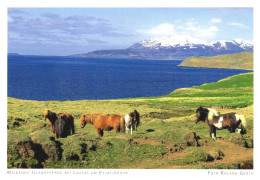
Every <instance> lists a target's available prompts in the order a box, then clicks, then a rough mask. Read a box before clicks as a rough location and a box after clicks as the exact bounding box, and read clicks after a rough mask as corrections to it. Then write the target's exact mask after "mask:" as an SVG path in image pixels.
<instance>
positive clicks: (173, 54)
mask: <svg viewBox="0 0 260 180" xmlns="http://www.w3.org/2000/svg"><path fill="white" fill-rule="evenodd" d="M245 51H253V42H252V41H244V40H241V39H234V40H228V41H227V40H220V41H214V42H207V41H204V40H199V39H196V38H193V37H190V36H171V37H168V38H154V39H149V40H143V41H140V42H139V43H136V44H134V45H132V46H130V47H129V48H127V49H121V50H99V51H93V52H90V53H87V54H79V55H76V56H83V57H110V58H141V59H184V58H188V57H192V56H216V55H221V54H233V53H238V52H245Z"/></svg>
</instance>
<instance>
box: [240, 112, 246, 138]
mask: <svg viewBox="0 0 260 180" xmlns="http://www.w3.org/2000/svg"><path fill="white" fill-rule="evenodd" d="M238 117H239V119H240V120H241V133H242V134H246V119H245V117H244V116H243V115H239V116H238Z"/></svg>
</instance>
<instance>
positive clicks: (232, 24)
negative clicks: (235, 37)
mask: <svg viewBox="0 0 260 180" xmlns="http://www.w3.org/2000/svg"><path fill="white" fill-rule="evenodd" d="M227 25H229V26H236V27H240V28H248V26H246V25H244V24H242V23H237V22H231V23H227Z"/></svg>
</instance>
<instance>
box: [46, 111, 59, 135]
mask: <svg viewBox="0 0 260 180" xmlns="http://www.w3.org/2000/svg"><path fill="white" fill-rule="evenodd" d="M43 118H44V120H45V121H46V119H47V118H48V119H49V121H48V122H49V124H50V125H51V129H52V134H53V136H55V127H54V126H55V121H56V120H57V119H58V116H57V114H56V113H55V112H53V111H51V110H48V109H44V110H43Z"/></svg>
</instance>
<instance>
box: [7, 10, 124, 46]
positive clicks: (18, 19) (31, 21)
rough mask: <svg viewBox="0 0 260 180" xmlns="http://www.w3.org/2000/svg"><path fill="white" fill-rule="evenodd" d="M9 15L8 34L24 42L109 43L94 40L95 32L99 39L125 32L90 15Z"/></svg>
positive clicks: (119, 35) (13, 39) (10, 38)
mask: <svg viewBox="0 0 260 180" xmlns="http://www.w3.org/2000/svg"><path fill="white" fill-rule="evenodd" d="M9 11H10V10H9ZM8 15H9V17H8V38H9V40H10V41H11V42H16V43H21V44H42V45H47V44H49V45H53V44H56V45H69V44H70V45H73V44H74V45H79V46H89V45H90V44H91V45H93V43H99V44H101V43H103V44H106V42H105V41H103V40H96V41H95V40H91V37H93V36H96V37H98V38H97V39H105V37H108V38H115V37H122V36H126V34H124V33H120V32H118V30H117V29H116V28H114V27H113V26H112V24H111V23H110V22H109V21H108V20H106V19H101V18H95V17H90V16H67V17H62V16H60V15H58V14H50V13H48V14H42V16H41V17H38V18H26V17H23V16H21V15H20V16H12V14H8ZM16 15H17V14H16Z"/></svg>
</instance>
